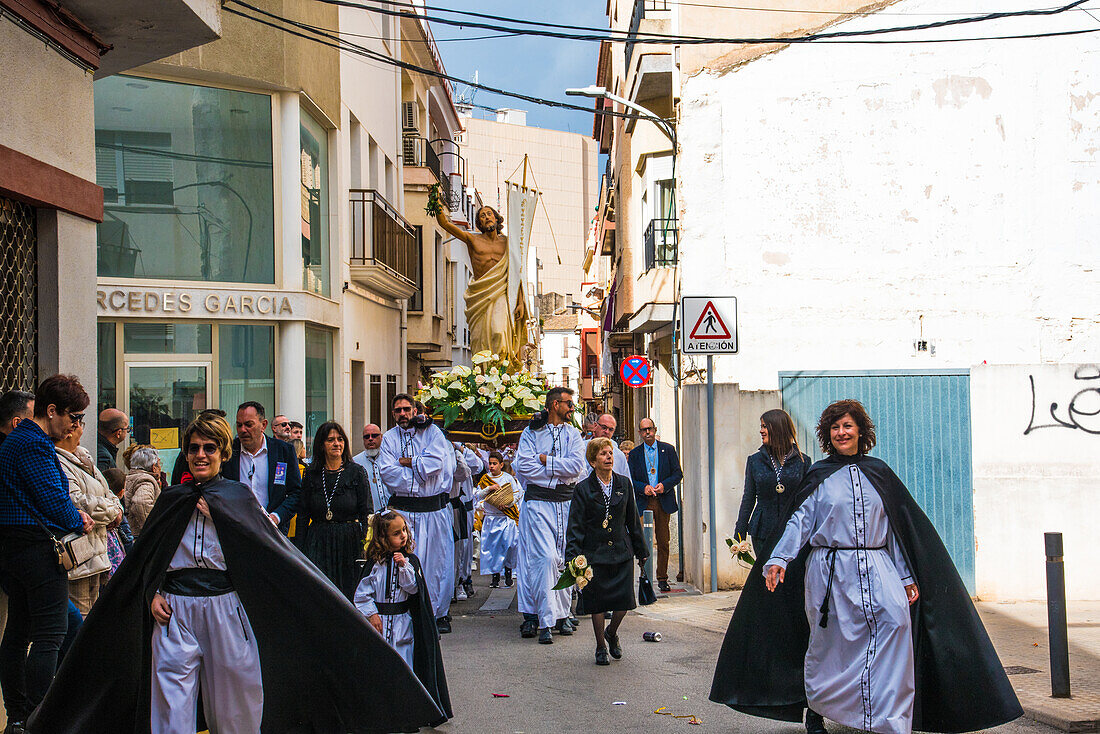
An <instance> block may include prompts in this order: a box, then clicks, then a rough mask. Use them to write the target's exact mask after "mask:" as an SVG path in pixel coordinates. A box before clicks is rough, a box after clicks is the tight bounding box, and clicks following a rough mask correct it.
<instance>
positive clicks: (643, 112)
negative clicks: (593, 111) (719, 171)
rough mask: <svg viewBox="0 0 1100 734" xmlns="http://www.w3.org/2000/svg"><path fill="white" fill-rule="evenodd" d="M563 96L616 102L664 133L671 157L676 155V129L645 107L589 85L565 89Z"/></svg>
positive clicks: (601, 88)
mask: <svg viewBox="0 0 1100 734" xmlns="http://www.w3.org/2000/svg"><path fill="white" fill-rule="evenodd" d="M565 94H566V96H568V97H592V98H595V99H600V98H602V99H609V100H611V101H612V102H618V103H619V104H621V105H622V106H623V107H626V108H628V109H631V110H633V111H634V112H636V113H637V117H638V118H639V119H642V120H649V121H650V122H652V123H653V124H654V125H656V126H657V129H659V130H660V131H661V132H662V133H664V135H665V137H666V138H668V139H669V142H671V143H672V155H673V156H675V155H676V128H674V127H673V126H672V125H671V124H670V123H669V121H668V120H666V119H664V118H662V117H657V115H655V114H653V113H652V112H650V111H649V110H647V109H646V108H645V107H642V106H641V105H640V104H636V103H634V102H631V101H630V100H629V99H626V98H624V97H620V96H619V95H617V94H612V93H611V92H609V91H607V90H606V89H604V88H603V87H597V86H596V85H595V84H590V85H588V86H587V87H583V88H579V89H566V90H565Z"/></svg>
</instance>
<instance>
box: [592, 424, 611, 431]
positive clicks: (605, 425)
mask: <svg viewBox="0 0 1100 734" xmlns="http://www.w3.org/2000/svg"><path fill="white" fill-rule="evenodd" d="M596 425H597V426H599V427H600V428H603V429H604V430H607V431H614V430H615V426H609V425H607V424H606V423H597V424H596Z"/></svg>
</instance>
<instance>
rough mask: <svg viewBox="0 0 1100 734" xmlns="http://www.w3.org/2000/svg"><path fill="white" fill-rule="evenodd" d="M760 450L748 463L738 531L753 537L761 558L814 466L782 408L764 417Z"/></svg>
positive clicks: (779, 531) (779, 532) (775, 538)
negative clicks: (789, 502) (789, 503)
mask: <svg viewBox="0 0 1100 734" xmlns="http://www.w3.org/2000/svg"><path fill="white" fill-rule="evenodd" d="M760 442H761V446H760V450H759V451H757V452H756V453H755V454H753V455H752V456H750V457H749V460H748V461H747V462H745V493H744V495H742V497H741V511H740V512H738V513H737V525H736V527H735V528H734V533H735V534H736V535H737V538H738V539H739V540H745V539H746V538H747V536H749V535H751V536H752V546H753V550H754V551H756V557H757V558H768V556H769V554H770V553H771V550H772V548H773V547H775V544H776V542H777V541H778V540H779V536H780V535H782V534H783V522H784V509H785V508H786V504H787V502H788V501H789V500H790V498H791V497H793V496H794V494H795V492H796V491H797V490H798V488H799V486H801V484H802V479H803V477H805V476H806V472H807V471H808V470H809V468H810V464H811V461H810V457H809V456H807V455H806V454H804V453H802V452H801V451H799V449H798V440H797V439H796V438H795V432H794V421H792V420H791V417H790V416H789V415H788V414H787V413H786V412H784V411H782V410H778V409H776V410H769V411H768V412H766V413H764V415H762V416H760Z"/></svg>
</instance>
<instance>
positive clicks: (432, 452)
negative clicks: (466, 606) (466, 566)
mask: <svg viewBox="0 0 1100 734" xmlns="http://www.w3.org/2000/svg"><path fill="white" fill-rule="evenodd" d="M402 457H406V458H409V459H412V466H402V465H401V464H400V463H399V460H400V459H401V458H402ZM454 471H455V450H454V446H452V445H451V442H450V441H448V440H447V437H446V436H444V435H443V431H441V430H439V428H438V427H437V426H434V425H432V426H427V427H425V428H421V429H419V430H417V429H412V428H409V429H405V428H401V427H400V426H394V427H393V428H391V429H390V430H388V431H386V433H385V435H383V436H382V446H381V452H380V453H379V455H378V473H379V475H380V476H381V477H382V481H383V482H384V483H385V485H386V489H387V490H388V491H389V493H390V495H391V498H392V497H393V496H399V497H432V496H435V495H439V494H443V495H450V493H451V487H452V478H453V476H454ZM401 514H402V515H404V516H405V518H406V519H407V520H408V525H409V531H410V532H411V533H412V536H413V539H414V540H415V541H416V555H417V556H418V557H419V558H420V563H421V566H422V567H423V570H424V581H425V583H426V584H427V588H428V595H429V596H430V597H431V600H432V610H433V611H434V613H435V616H436V618H437V619H438V618H439V617H444V616H446V615H447V613H448V612H449V611H450V608H451V596H452V595H453V594H454V590H455V542H454V509H453V508H452V507H451V506H450V505H449V504H446V505H444V506H443V508H442V509H439V510H434V511H432V512H406V511H401Z"/></svg>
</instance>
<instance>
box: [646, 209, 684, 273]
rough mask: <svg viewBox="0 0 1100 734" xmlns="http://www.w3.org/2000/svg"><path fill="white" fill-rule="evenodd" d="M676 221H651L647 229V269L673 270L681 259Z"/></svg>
mask: <svg viewBox="0 0 1100 734" xmlns="http://www.w3.org/2000/svg"><path fill="white" fill-rule="evenodd" d="M676 223H677V222H676V220H675V219H651V220H650V221H649V226H648V227H646V229H645V269H646V270H652V269H653V268H671V267H673V266H675V265H676V263H677V261H678V259H679V247H678V245H679V240H678V230H677V228H676Z"/></svg>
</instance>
